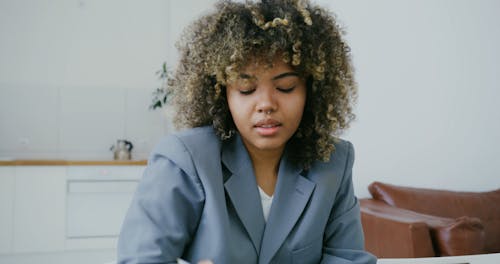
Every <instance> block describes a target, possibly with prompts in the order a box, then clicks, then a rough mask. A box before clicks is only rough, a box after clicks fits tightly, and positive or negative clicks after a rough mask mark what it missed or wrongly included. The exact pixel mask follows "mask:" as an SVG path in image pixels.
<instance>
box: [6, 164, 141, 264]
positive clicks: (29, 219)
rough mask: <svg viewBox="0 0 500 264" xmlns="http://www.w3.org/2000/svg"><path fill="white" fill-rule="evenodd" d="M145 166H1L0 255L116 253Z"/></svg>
mask: <svg viewBox="0 0 500 264" xmlns="http://www.w3.org/2000/svg"><path fill="white" fill-rule="evenodd" d="M144 168H145V166H144V165H117V166H116V165H97V166H94V165H88V164H86V165H82V166H78V165H76V166H75V165H55V166H52V165H49V166H46V165H45V166H37V165H30V166H23V165H16V166H0V254H1V255H5V254H7V255H8V254H19V253H37V252H38V253H40V252H61V251H68V250H81V249H114V248H115V247H116V242H117V237H118V234H119V231H120V227H121V224H122V221H123V217H124V216H125V213H126V211H127V209H128V206H129V204H130V201H131V199H132V196H133V193H134V192H135V188H136V186H137V184H138V182H139V179H140V178H141V176H142V172H143V170H144Z"/></svg>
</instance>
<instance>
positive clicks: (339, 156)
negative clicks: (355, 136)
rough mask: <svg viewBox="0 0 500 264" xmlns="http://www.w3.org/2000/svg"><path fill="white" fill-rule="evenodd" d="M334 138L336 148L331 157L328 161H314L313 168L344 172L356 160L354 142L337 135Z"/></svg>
mask: <svg viewBox="0 0 500 264" xmlns="http://www.w3.org/2000/svg"><path fill="white" fill-rule="evenodd" d="M332 139H333V142H334V143H333V145H334V148H335V149H334V150H333V151H332V153H330V158H329V159H328V160H327V161H316V162H314V163H313V164H312V166H311V169H317V170H320V171H332V170H333V171H338V172H343V171H344V170H345V169H346V167H349V166H352V163H353V161H354V147H353V145H352V143H351V142H350V141H348V140H345V139H341V138H337V137H335V138H332Z"/></svg>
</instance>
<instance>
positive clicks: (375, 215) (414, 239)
mask: <svg viewBox="0 0 500 264" xmlns="http://www.w3.org/2000/svg"><path fill="white" fill-rule="evenodd" d="M361 219H362V221H363V228H364V232H365V234H366V237H367V239H366V242H365V244H366V247H367V249H368V250H369V251H370V249H372V250H373V251H374V252H373V253H374V254H375V255H377V256H378V254H380V255H381V256H384V257H425V256H456V255H470V254H482V253H486V251H485V233H484V227H483V224H482V223H481V221H480V220H479V219H477V218H473V217H467V216H463V217H459V218H456V219H451V218H444V217H438V216H432V215H427V214H420V213H417V212H414V211H410V210H405V209H401V208H397V207H393V206H390V205H387V204H385V203H384V202H381V201H376V200H372V199H362V200H361Z"/></svg>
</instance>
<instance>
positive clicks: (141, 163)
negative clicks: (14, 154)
mask: <svg viewBox="0 0 500 264" xmlns="http://www.w3.org/2000/svg"><path fill="white" fill-rule="evenodd" d="M130 165H137V166H145V165H147V160H6V161H2V160H0V166H130Z"/></svg>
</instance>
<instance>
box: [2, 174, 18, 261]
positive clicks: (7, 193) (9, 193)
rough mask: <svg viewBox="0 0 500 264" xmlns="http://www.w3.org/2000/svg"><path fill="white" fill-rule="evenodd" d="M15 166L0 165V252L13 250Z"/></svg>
mask: <svg viewBox="0 0 500 264" xmlns="http://www.w3.org/2000/svg"><path fill="white" fill-rule="evenodd" d="M14 174H15V167H13V166H5V167H0V254H5V253H8V252H11V251H12V235H13V233H12V230H13V229H14V186H15V182H14V180H15V177H14Z"/></svg>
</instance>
